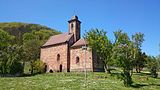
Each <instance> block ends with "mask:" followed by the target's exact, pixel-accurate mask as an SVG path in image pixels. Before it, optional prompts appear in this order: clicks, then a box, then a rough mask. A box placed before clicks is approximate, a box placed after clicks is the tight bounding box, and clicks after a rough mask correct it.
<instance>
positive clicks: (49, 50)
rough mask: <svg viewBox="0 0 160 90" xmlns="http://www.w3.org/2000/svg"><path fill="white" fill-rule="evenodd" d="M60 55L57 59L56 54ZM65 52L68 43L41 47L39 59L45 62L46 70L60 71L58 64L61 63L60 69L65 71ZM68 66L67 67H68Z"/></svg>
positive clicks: (66, 51) (66, 52)
mask: <svg viewBox="0 0 160 90" xmlns="http://www.w3.org/2000/svg"><path fill="white" fill-rule="evenodd" d="M58 54H59V55H60V60H59V61H57V55H58ZM67 54H68V44H67V43H64V44H59V45H55V46H50V47H45V48H41V57H40V59H41V60H42V61H43V62H44V63H46V64H47V71H49V70H53V72H55V71H60V65H62V71H64V72H66V71H67V59H68V57H67ZM68 68H69V67H68Z"/></svg>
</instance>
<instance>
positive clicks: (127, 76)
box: [112, 30, 133, 86]
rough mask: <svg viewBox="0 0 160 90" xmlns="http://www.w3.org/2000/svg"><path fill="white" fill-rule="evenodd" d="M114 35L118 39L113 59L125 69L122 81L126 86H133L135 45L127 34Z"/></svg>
mask: <svg viewBox="0 0 160 90" xmlns="http://www.w3.org/2000/svg"><path fill="white" fill-rule="evenodd" d="M114 35H115V38H116V39H115V43H114V46H113V49H112V51H113V55H112V58H113V59H114V60H115V62H116V63H117V65H118V66H120V67H122V69H123V72H122V73H121V79H122V80H123V82H124V85H125V86H130V85H131V84H132V78H131V71H132V69H133V66H132V62H133V43H132V42H131V40H130V39H129V37H128V35H127V33H123V32H122V31H121V30H120V31H116V32H114Z"/></svg>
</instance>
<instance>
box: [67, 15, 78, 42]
mask: <svg viewBox="0 0 160 90" xmlns="http://www.w3.org/2000/svg"><path fill="white" fill-rule="evenodd" d="M80 24H81V22H80V21H79V20H78V17H77V16H76V15H74V16H73V17H72V18H71V20H69V21H68V33H69V34H73V37H74V42H76V41H78V40H79V39H80Z"/></svg>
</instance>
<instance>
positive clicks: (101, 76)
mask: <svg viewBox="0 0 160 90" xmlns="http://www.w3.org/2000/svg"><path fill="white" fill-rule="evenodd" d="M133 81H134V83H133V86H132V87H124V86H123V81H120V80H119V79H117V77H116V76H114V75H113V76H111V75H109V74H105V73H97V72H96V73H91V72H90V73H88V74H87V84H86V87H85V79H84V74H83V73H73V72H71V73H48V74H39V75H35V76H28V77H1V78H0V90H135V89H136V90H137V89H138V90H160V78H157V79H155V78H151V77H149V76H148V75H147V74H146V73H141V74H134V75H133Z"/></svg>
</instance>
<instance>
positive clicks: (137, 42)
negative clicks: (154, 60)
mask: <svg viewBox="0 0 160 90" xmlns="http://www.w3.org/2000/svg"><path fill="white" fill-rule="evenodd" d="M143 41H144V34H142V33H140V32H139V33H136V34H135V35H132V42H133V44H134V61H133V65H134V67H135V68H136V72H137V73H140V71H141V70H142V68H143V67H144V64H145V53H142V51H141V46H142V43H143Z"/></svg>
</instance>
